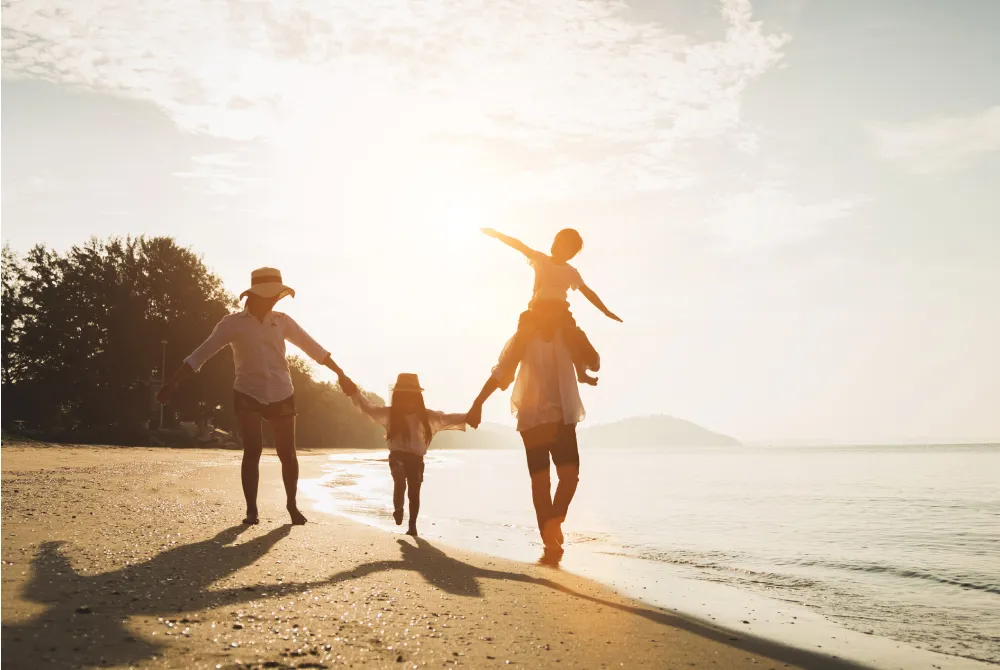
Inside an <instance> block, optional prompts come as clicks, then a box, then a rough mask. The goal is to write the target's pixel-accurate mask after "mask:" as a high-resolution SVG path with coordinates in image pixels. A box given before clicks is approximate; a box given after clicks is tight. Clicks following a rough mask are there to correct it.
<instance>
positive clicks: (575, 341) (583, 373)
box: [563, 323, 601, 386]
mask: <svg viewBox="0 0 1000 670" xmlns="http://www.w3.org/2000/svg"><path fill="white" fill-rule="evenodd" d="M563 339H564V341H565V342H566V346H567V347H569V351H570V355H571V356H572V357H573V366H574V367H575V368H576V378H577V380H579V382H580V383H581V384H590V385H591V386H597V377H593V376H591V375H590V374H589V373H590V372H591V371H593V372H597V371H598V370H600V369H601V355H600V354H598V353H597V350H596V349H594V345H592V344H591V343H590V339H588V338H587V334H586V333H585V332H583V330H582V329H581V328H580V327H579V326H577V325H576V324H575V323H574V324H573V327H572V328H566V329H565V330H563Z"/></svg>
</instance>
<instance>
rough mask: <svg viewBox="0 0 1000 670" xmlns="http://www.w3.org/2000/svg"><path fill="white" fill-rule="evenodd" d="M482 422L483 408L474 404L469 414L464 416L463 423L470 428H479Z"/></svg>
mask: <svg viewBox="0 0 1000 670" xmlns="http://www.w3.org/2000/svg"><path fill="white" fill-rule="evenodd" d="M482 422H483V406H482V405H480V404H478V403H474V404H473V405H472V408H471V409H470V410H469V413H468V414H466V415H465V423H467V424H469V425H470V426H472V428H474V429H476V428H479V424H480V423H482Z"/></svg>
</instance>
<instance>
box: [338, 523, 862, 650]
mask: <svg viewBox="0 0 1000 670" xmlns="http://www.w3.org/2000/svg"><path fill="white" fill-rule="evenodd" d="M413 539H414V540H415V544H410V543H409V542H407V541H406V540H402V539H398V540H396V542H397V543H398V544H399V549H400V551H401V552H402V556H401V557H400V559H399V560H396V561H375V562H372V563H364V564H362V565H359V566H358V567H356V568H354V569H353V570H345V571H344V572H342V573H340V574H338V575H334V576H333V577H331V578H330V581H331V582H339V581H344V580H346V579H351V578H356V577H364V576H365V575H370V574H373V573H376V572H381V571H384V570H404V571H411V572H416V573H418V574H419V575H420V576H422V577H423V578H424V579H425V580H426V581H427V582H428V583H430V584H432V585H433V586H436V587H438V588H439V589H441V590H442V591H445V592H447V593H451V594H454V595H459V596H466V597H470V598H481V597H483V593H482V589H481V588H480V584H479V580H481V579H497V580H509V581H515V582H524V583H528V584H535V585H538V586H542V587H545V588H549V589H552V590H554V591H559V592H561V593H565V594H566V595H568V596H571V597H573V598H577V599H578V600H579V601H580V604H581V606H582V607H587V606H588V604H589V605H601V606H604V607H609V608H611V609H616V610H618V611H620V612H623V613H626V614H629V615H633V616H638V617H642V618H644V619H648V620H649V621H652V622H654V623H656V624H659V625H662V626H668V627H670V628H675V629H680V630H684V631H688V632H690V633H694V634H696V635H699V636H701V637H704V638H707V639H710V640H714V641H716V642H719V643H722V644H725V645H727V646H732V647H736V648H739V649H743V650H745V651H747V652H750V653H754V654H761V655H763V656H767V657H769V658H772V659H774V660H776V661H780V662H783V663H791V664H795V665H801V666H803V667H808V668H817V669H819V668H822V669H824V670H848V669H849V670H859V669H860V668H862V667H863V666H860V665H857V664H854V663H851V662H849V661H844V660H842V659H839V658H837V657H831V656H826V655H823V654H817V653H813V652H811V651H806V650H802V649H795V648H792V647H786V646H784V645H781V644H777V643H774V642H771V641H768V640H765V639H761V638H756V637H753V636H749V635H746V634H742V635H740V636H739V637H737V636H734V634H733V633H732V632H731V631H728V630H724V629H721V628H717V627H715V626H713V625H711V624H709V623H706V622H699V621H696V620H694V619H690V618H687V617H683V616H678V615H675V614H670V613H668V612H665V611H660V610H657V609H654V608H652V607H646V606H642V605H632V604H628V603H625V602H614V601H611V600H607V599H604V598H601V597H598V596H593V595H588V594H585V593H581V592H579V591H577V590H575V589H573V588H571V587H569V586H567V585H566V584H563V583H560V582H558V581H555V580H552V579H547V578H543V577H532V576H531V575H527V574H524V573H520V572H506V571H503V570H489V569H486V568H477V567H475V566H473V565H469V564H468V563H463V562H462V561H460V560H458V559H455V558H452V557H451V556H449V555H447V554H446V553H444V552H443V551H441V550H440V549H438V548H437V547H435V546H434V545H432V544H430V543H429V542H427V541H426V540H423V539H421V538H413Z"/></svg>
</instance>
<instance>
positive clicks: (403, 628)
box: [0, 444, 858, 670]
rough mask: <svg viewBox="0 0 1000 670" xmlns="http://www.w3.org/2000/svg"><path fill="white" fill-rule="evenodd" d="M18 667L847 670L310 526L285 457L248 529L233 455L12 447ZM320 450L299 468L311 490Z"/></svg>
mask: <svg viewBox="0 0 1000 670" xmlns="http://www.w3.org/2000/svg"><path fill="white" fill-rule="evenodd" d="M0 456H2V462H3V491H2V492H3V496H2V512H3V529H2V535H3V547H2V554H3V568H2V586H3V589H2V605H3V639H2V654H3V658H2V660H3V664H4V665H5V666H6V667H8V668H75V667H159V668H167V667H170V668H296V667H297V668H333V667H338V666H355V667H395V668H400V667H403V668H413V667H468V668H481V667H492V666H517V667H524V668H534V667H557V668H610V667H626V668H636V667H652V668H754V669H762V668H765V669H766V668H773V669H775V670H777V669H779V668H849V667H858V666H853V665H850V664H848V663H846V662H843V661H840V660H838V659H835V658H831V657H829V656H824V655H821V654H817V653H811V652H806V651H800V650H796V649H792V648H789V647H784V646H781V645H777V644H774V643H770V642H766V641H763V640H760V639H756V638H753V637H749V636H747V635H745V634H740V633H733V632H730V631H727V630H724V629H721V628H714V627H712V626H709V625H706V624H704V623H701V622H698V621H695V620H693V619H689V618H684V617H681V616H678V615H676V614H673V613H669V612H666V611H663V610H659V609H656V608H654V607H651V606H648V605H645V604H642V603H639V602H636V601H632V600H629V599H626V598H624V597H621V596H619V595H617V594H616V593H614V592H613V591H611V590H610V589H608V588H606V587H603V586H601V585H598V584H596V583H594V582H590V581H588V580H586V579H583V578H580V577H576V576H573V575H569V574H567V573H564V572H560V571H558V570H554V569H551V568H545V567H540V566H535V565H530V564H525V563H519V562H516V561H510V560H502V559H496V558H491V557H489V556H483V555H477V554H473V553H470V552H467V551H461V550H458V549H453V548H451V547H447V546H444V545H440V544H439V543H437V542H436V541H434V542H430V541H426V540H422V539H414V538H410V537H407V536H405V535H402V534H398V535H397V534H392V533H386V532H384V531H381V530H378V529H375V528H371V527H369V526H364V525H361V524H358V523H355V522H352V521H350V520H347V519H343V518H339V517H333V516H329V515H324V514H321V513H320V512H318V511H316V510H312V511H310V510H309V509H308V508H304V511H305V512H306V515H307V516H309V517H310V522H309V524H308V525H306V526H301V527H292V526H290V525H288V523H287V514H286V512H285V510H284V497H283V493H282V489H281V479H280V473H279V466H278V462H277V458H276V457H275V456H274V454H273V452H271V453H266V454H265V456H264V459H263V462H262V472H261V496H260V511H261V524H260V525H259V526H251V527H245V526H242V525H240V524H239V521H240V519H242V517H243V511H244V509H243V499H242V494H241V491H240V482H239V456H240V455H239V453H238V452H230V451H210V450H195V449H187V450H171V449H141V448H115V447H67V446H45V445H30V446H29V445H19V444H5V445H4V446H3V450H2V454H0ZM324 460H325V454H324V453H323V452H309V453H307V454H305V455H301V456H300V461H301V465H302V477H303V478H306V477H316V476H319V474H320V467H321V465H322V463H323V462H324Z"/></svg>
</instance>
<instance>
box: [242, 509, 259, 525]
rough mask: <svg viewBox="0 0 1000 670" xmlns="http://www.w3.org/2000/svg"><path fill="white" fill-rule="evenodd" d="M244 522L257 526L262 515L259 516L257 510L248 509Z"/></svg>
mask: <svg viewBox="0 0 1000 670" xmlns="http://www.w3.org/2000/svg"><path fill="white" fill-rule="evenodd" d="M243 523H244V524H245V525H247V526H256V525H257V524H259V523H260V517H259V516H257V510H255V509H254V510H249V509H248V510H247V515H246V517H245V518H244V519H243Z"/></svg>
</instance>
